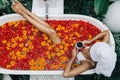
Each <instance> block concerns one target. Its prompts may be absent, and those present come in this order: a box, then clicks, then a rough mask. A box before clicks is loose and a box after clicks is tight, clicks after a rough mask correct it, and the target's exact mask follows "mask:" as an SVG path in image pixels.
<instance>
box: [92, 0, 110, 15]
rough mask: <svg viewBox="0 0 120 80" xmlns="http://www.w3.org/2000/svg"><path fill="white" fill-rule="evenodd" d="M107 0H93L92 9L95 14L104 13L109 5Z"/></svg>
mask: <svg viewBox="0 0 120 80" xmlns="http://www.w3.org/2000/svg"><path fill="white" fill-rule="evenodd" d="M109 3H110V2H109V0H94V10H95V13H96V15H104V14H105V13H106V12H107V9H108V7H109Z"/></svg>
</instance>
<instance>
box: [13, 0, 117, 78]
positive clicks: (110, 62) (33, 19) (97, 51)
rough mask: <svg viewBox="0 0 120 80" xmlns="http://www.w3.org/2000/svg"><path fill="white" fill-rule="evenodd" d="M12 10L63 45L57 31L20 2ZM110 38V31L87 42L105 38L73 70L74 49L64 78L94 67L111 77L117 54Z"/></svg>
mask: <svg viewBox="0 0 120 80" xmlns="http://www.w3.org/2000/svg"><path fill="white" fill-rule="evenodd" d="M12 9H13V10H14V11H15V12H17V13H19V14H20V15H22V16H23V17H24V18H25V19H27V20H28V21H29V22H30V23H31V24H33V25H34V26H35V27H37V28H38V29H39V30H40V31H42V32H44V33H46V34H48V36H49V38H50V39H51V40H52V42H53V43H54V44H60V43H61V40H60V38H59V37H58V36H57V34H56V31H55V30H54V29H52V28H51V27H50V25H48V24H47V23H46V22H45V21H44V20H42V19H41V18H38V17H37V16H36V15H34V14H33V13H31V12H30V11H29V10H27V9H26V8H25V7H24V6H23V5H22V4H21V3H20V2H19V1H18V0H15V2H14V3H13V5H12ZM109 37H110V35H109V31H103V32H102V33H100V34H98V35H97V36H95V37H94V38H93V39H92V40H90V41H85V44H90V43H92V42H93V41H95V40H96V39H99V38H103V39H102V42H97V43H95V44H94V45H93V46H91V47H90V48H89V50H86V51H87V52H86V54H84V53H82V54H83V56H84V59H83V60H81V65H80V66H78V67H75V68H73V69H72V64H73V62H74V60H75V58H76V56H77V53H78V50H77V49H76V48H75V47H74V49H73V50H72V58H71V60H70V61H69V62H68V64H67V66H66V68H65V70H64V72H63V76H64V77H73V76H76V75H79V74H81V73H82V72H84V71H86V70H89V69H91V68H94V67H96V68H95V70H96V73H98V74H103V75H105V76H110V75H111V73H112V71H113V69H114V67H115V62H116V54H115V52H114V50H112V48H111V47H110V46H109V45H108V42H109ZM89 51H90V52H89ZM104 54H105V55H104ZM109 55H110V56H109ZM78 57H79V56H78ZM107 71H108V72H107Z"/></svg>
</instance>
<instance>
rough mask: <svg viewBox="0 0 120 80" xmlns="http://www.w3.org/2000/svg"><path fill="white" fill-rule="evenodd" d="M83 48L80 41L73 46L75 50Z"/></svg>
mask: <svg viewBox="0 0 120 80" xmlns="http://www.w3.org/2000/svg"><path fill="white" fill-rule="evenodd" d="M83 46H84V43H83V42H81V41H78V42H77V43H76V44H75V47H76V48H77V49H81V48H82V47H83Z"/></svg>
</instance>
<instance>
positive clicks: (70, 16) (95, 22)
mask: <svg viewBox="0 0 120 80" xmlns="http://www.w3.org/2000/svg"><path fill="white" fill-rule="evenodd" d="M13 17H15V18H13ZM40 17H42V18H43V19H45V18H44V17H43V16H40ZM8 18H9V19H8ZM55 18H57V19H55ZM4 20H5V21H4ZM16 20H25V19H24V18H23V17H22V16H21V15H19V14H8V15H5V16H1V17H0V25H2V24H5V23H6V22H10V21H16ZM48 20H83V21H89V22H90V23H92V24H93V25H95V26H97V27H98V28H99V29H101V30H109V29H108V27H107V26H106V25H105V24H103V23H102V22H101V21H99V20H97V19H95V18H93V17H90V16H85V15H77V14H64V15H49V19H48ZM98 24H99V26H101V27H99V26H98ZM109 32H110V42H109V43H110V45H111V46H112V48H113V49H114V50H115V41H114V38H113V36H112V33H111V31H110V30H109ZM0 73H3V74H15V75H16V74H18V75H23V74H24V75H27V74H32V75H59V74H62V73H63V71H62V70H56V71H53V70H49V71H33V70H9V69H4V68H0ZM92 73H95V70H94V69H91V70H88V71H86V72H83V73H82V75H85V74H92Z"/></svg>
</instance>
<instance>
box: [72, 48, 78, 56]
mask: <svg viewBox="0 0 120 80" xmlns="http://www.w3.org/2000/svg"><path fill="white" fill-rule="evenodd" d="M77 53H78V49H77V48H76V47H74V48H73V50H72V58H75V57H76V56H77Z"/></svg>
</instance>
